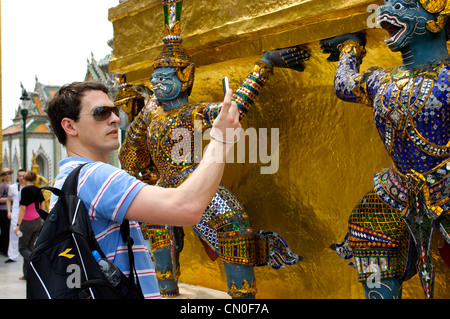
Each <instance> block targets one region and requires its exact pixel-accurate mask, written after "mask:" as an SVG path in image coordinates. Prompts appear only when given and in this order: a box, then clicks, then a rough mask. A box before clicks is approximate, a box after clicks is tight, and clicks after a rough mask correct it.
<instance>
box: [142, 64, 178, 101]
mask: <svg viewBox="0 0 450 319" xmlns="http://www.w3.org/2000/svg"><path fill="white" fill-rule="evenodd" d="M150 81H151V83H152V88H153V92H154V94H155V96H156V98H157V99H158V100H174V99H175V98H177V96H178V95H179V94H180V92H181V86H182V83H181V81H180V80H179V79H178V77H177V73H176V70H175V69H174V68H169V67H163V68H156V69H155V71H154V72H153V74H152V78H151V79H150Z"/></svg>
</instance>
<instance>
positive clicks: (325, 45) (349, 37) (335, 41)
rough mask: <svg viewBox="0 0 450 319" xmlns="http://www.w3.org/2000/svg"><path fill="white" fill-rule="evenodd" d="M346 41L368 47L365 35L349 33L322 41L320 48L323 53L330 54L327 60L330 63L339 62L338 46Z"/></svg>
mask: <svg viewBox="0 0 450 319" xmlns="http://www.w3.org/2000/svg"><path fill="white" fill-rule="evenodd" d="M346 41H356V42H359V43H360V44H362V45H366V37H365V34H363V33H347V34H343V35H339V36H337V37H333V38H328V39H325V40H322V41H320V48H321V49H322V52H323V53H326V54H330V55H329V56H328V58H327V61H328V62H336V61H339V56H340V51H339V49H338V46H339V44H341V43H344V42H346Z"/></svg>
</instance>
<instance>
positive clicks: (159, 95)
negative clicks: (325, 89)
mask: <svg viewBox="0 0 450 319" xmlns="http://www.w3.org/2000/svg"><path fill="white" fill-rule="evenodd" d="M162 3H163V8H164V13H165V36H164V38H163V42H164V48H163V50H162V52H161V53H160V54H159V56H158V57H157V58H156V59H155V60H154V63H153V67H154V73H153V74H152V78H151V83H152V89H153V91H154V96H153V97H152V98H151V99H149V101H148V102H147V104H146V106H145V108H144V109H143V110H142V111H141V112H140V113H139V115H138V116H137V117H136V118H135V119H134V121H133V123H132V124H131V125H130V128H129V130H128V132H127V135H126V139H125V141H124V143H123V145H122V148H121V150H120V155H119V157H120V161H121V163H122V166H123V168H124V169H125V170H127V171H128V172H130V174H133V175H138V174H141V172H145V171H147V170H149V169H150V168H151V165H152V164H153V165H155V166H156V168H157V170H158V173H159V176H160V179H159V181H158V185H161V186H163V187H177V186H178V185H180V184H181V183H182V182H183V181H184V180H185V179H186V178H187V177H188V176H189V175H190V174H192V172H193V171H194V170H195V168H196V166H197V165H198V164H197V163H198V162H199V158H198V156H199V154H198V152H197V151H198V150H200V151H201V150H202V147H201V145H196V144H195V134H196V133H200V136H202V135H201V134H202V132H204V131H205V130H207V129H208V128H210V127H211V126H212V123H213V121H214V119H215V118H216V116H217V115H218V114H219V112H220V109H221V103H209V102H202V103H197V104H193V103H190V102H189V101H188V97H189V95H190V93H191V90H192V85H193V82H194V73H195V65H194V63H193V62H192V60H191V58H190V57H189V56H188V55H187V54H186V53H185V52H184V50H183V48H182V46H181V43H182V40H183V39H182V37H181V36H180V14H181V8H182V1H179V0H178V1H171V0H169V1H167V0H165V1H164V0H163V1H162ZM307 57H308V54H307V52H306V51H303V50H300V49H299V48H289V49H284V50H278V51H270V52H266V53H265V54H264V56H263V58H262V59H261V61H258V62H256V65H255V66H254V67H253V69H252V71H251V72H250V74H249V75H248V76H247V77H246V79H245V80H244V82H243V83H242V84H241V86H240V87H239V88H238V89H237V90H236V91H235V92H234V94H233V97H232V99H233V100H234V101H235V102H236V103H237V105H238V107H239V110H240V115H241V118H242V117H244V116H245V114H246V113H247V112H248V110H249V108H250V107H251V105H252V104H253V102H254V100H255V99H256V97H257V96H258V94H259V92H260V91H261V90H262V88H263V86H264V84H265V83H266V81H267V79H268V78H269V75H270V74H271V73H272V72H273V67H274V66H278V67H289V68H293V69H296V70H303V65H302V63H301V62H303V61H304V60H305V59H306V58H307ZM217 83H218V84H219V83H220V79H218V81H217ZM219 88H221V86H220V85H218V89H219ZM214 138H217V137H214ZM200 139H202V137H200ZM200 143H201V141H200ZM196 150H197V151H196ZM200 153H201V152H200ZM200 156H201V154H200ZM144 175H145V174H144ZM147 226H148V235H149V238H150V244H151V250H152V253H153V256H154V260H155V268H156V272H157V276H158V280H159V285H160V291H161V295H162V296H163V297H173V296H176V295H178V294H179V291H178V285H177V278H178V276H179V273H180V269H179V258H178V257H179V253H180V252H181V249H182V247H183V239H184V237H183V236H184V233H183V229H182V228H180V227H169V226H165V225H147ZM193 229H194V230H195V232H196V233H197V234H198V236H199V238H200V241H201V242H202V243H203V245H204V247H205V249H206V251H207V253H208V255H209V256H210V257H211V259H213V260H214V259H216V258H218V257H220V259H222V261H223V262H224V266H225V271H226V276H227V284H228V288H229V292H228V293H229V295H230V296H231V297H232V298H254V296H255V294H256V283H255V276H254V266H259V265H270V266H272V267H273V268H275V269H276V268H279V267H282V266H283V264H286V265H292V264H295V263H296V262H297V261H298V260H299V259H301V257H299V256H298V255H296V254H293V253H292V252H291V251H290V249H289V247H288V246H287V245H286V243H285V242H284V240H283V239H282V238H281V237H280V236H279V235H278V234H276V233H273V232H263V231H259V232H256V233H255V232H254V230H253V229H252V227H251V225H250V221H249V217H248V215H247V213H246V212H245V209H244V208H243V207H242V205H241V204H240V203H239V201H238V200H237V199H236V197H235V196H234V195H233V194H232V193H231V192H230V190H228V189H227V188H226V187H225V186H224V185H222V184H221V185H220V186H219V189H218V191H217V193H216V195H215V196H214V198H213V200H212V202H211V204H210V205H209V206H208V207H207V209H206V210H205V212H204V214H203V218H202V220H201V222H200V223H199V224H198V225H196V226H193Z"/></svg>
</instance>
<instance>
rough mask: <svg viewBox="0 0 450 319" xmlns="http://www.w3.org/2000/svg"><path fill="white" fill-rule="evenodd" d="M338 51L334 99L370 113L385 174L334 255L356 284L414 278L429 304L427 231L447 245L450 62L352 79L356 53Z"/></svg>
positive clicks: (352, 46)
mask: <svg viewBox="0 0 450 319" xmlns="http://www.w3.org/2000/svg"><path fill="white" fill-rule="evenodd" d="M339 49H340V51H341V57H340V61H339V65H338V69H337V72H336V77H335V91H336V93H337V95H338V97H340V98H341V99H343V100H345V101H351V102H358V103H364V104H367V105H369V106H370V107H372V108H373V116H374V120H375V124H376V127H377V129H378V132H379V135H380V137H381V140H382V141H383V143H384V146H385V148H386V150H387V152H388V153H389V155H390V157H391V158H392V160H393V166H392V167H391V168H388V169H384V170H382V171H381V172H379V173H377V174H375V176H374V178H373V185H374V188H373V189H372V190H371V191H369V192H368V193H367V194H366V195H365V196H364V197H363V198H362V199H361V200H360V202H359V203H358V205H357V206H356V207H355V209H354V210H353V211H352V213H351V215H350V218H349V232H348V234H347V237H346V240H345V241H344V242H343V243H342V244H340V245H337V251H338V253H340V255H341V256H342V257H344V258H351V257H354V261H355V263H354V266H355V268H356V270H357V272H358V278H359V280H360V281H365V280H367V279H368V277H369V276H370V275H371V274H373V273H375V272H378V273H380V275H381V278H393V277H395V278H398V279H399V281H405V280H407V279H409V278H410V277H411V276H412V275H414V274H415V272H416V271H417V272H418V273H419V277H420V279H421V282H422V286H423V288H424V292H425V296H426V297H428V298H430V297H432V290H433V289H432V287H433V279H434V267H433V265H432V264H431V261H430V258H429V254H430V252H429V248H430V246H429V245H430V242H431V238H432V231H433V226H437V227H438V229H439V230H440V231H441V233H442V234H443V236H444V238H445V239H446V241H447V242H448V243H450V241H449V236H448V232H449V231H450V221H449V218H448V216H447V214H446V213H447V211H448V210H449V208H450V197H449V193H450V185H448V182H449V179H450V162H449V158H450V148H449V145H448V143H449V138H450V126H449V123H450V122H449V118H450V105H449V101H450V99H449V97H450V88H449V85H450V79H449V77H448V74H449V70H450V61H448V60H443V61H440V62H438V63H436V64H433V65H428V66H426V67H424V68H421V69H415V70H411V71H403V70H401V69H400V68H392V69H380V68H370V69H368V70H367V71H366V72H363V73H358V72H359V66H360V63H361V61H362V58H363V57H364V53H365V51H364V48H363V46H361V45H360V44H359V43H357V42H353V41H347V42H344V43H343V44H341V46H340V48H339ZM416 262H417V264H416V269H414V268H415V267H414V263H416Z"/></svg>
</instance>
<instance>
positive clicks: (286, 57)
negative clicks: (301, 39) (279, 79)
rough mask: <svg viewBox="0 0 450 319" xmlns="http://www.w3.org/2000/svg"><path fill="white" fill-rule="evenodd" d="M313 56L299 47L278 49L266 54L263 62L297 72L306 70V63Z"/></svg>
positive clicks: (262, 59)
mask: <svg viewBox="0 0 450 319" xmlns="http://www.w3.org/2000/svg"><path fill="white" fill-rule="evenodd" d="M310 56H311V54H310V53H309V52H308V51H306V50H305V49H302V48H300V47H298V46H295V47H290V48H284V49H277V50H273V51H267V52H264V55H263V57H262V58H261V61H263V62H266V63H268V64H270V65H272V66H274V67H279V68H289V69H293V70H296V71H299V72H301V71H303V70H304V69H305V65H304V64H303V62H304V61H307V60H308V59H309V57H310Z"/></svg>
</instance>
